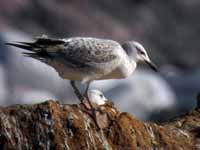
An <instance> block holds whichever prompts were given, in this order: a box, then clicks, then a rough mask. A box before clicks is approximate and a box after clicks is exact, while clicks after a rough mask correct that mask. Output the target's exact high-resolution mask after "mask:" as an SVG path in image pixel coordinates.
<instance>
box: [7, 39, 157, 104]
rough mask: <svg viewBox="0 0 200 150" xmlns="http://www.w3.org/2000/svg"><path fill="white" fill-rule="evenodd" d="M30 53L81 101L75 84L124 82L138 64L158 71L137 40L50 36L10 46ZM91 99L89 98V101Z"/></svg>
mask: <svg viewBox="0 0 200 150" xmlns="http://www.w3.org/2000/svg"><path fill="white" fill-rule="evenodd" d="M7 45H11V46H15V47H18V48H22V49H25V50H28V51H30V52H24V54H25V55H26V56H28V57H32V58H35V59H37V60H40V61H42V62H44V63H46V64H48V65H50V66H52V67H53V68H54V69H55V70H56V71H57V72H58V74H59V75H60V77H62V78H63V79H68V80H70V81H71V82H70V83H71V85H72V87H73V89H74V91H75V94H76V95H77V96H78V98H79V99H80V100H81V101H82V99H83V96H82V94H81V93H80V92H79V90H78V88H77V87H76V86H75V82H74V81H81V82H82V83H85V84H86V85H87V87H86V90H85V96H86V97H87V98H88V89H89V85H90V83H91V82H92V81H94V80H104V79H121V78H126V77H128V76H130V75H131V74H132V73H133V72H134V70H135V69H136V66H137V62H138V61H144V62H146V63H147V64H148V65H149V66H150V67H151V68H152V69H153V70H155V71H156V67H155V65H154V64H153V63H152V62H151V60H150V59H149V56H148V54H147V52H146V50H145V49H144V47H143V46H142V45H141V44H139V43H138V42H135V41H128V42H125V43H123V44H120V43H118V42H116V41H113V40H108V39H99V38H91V37H73V38H66V39H54V38H49V37H47V36H41V37H38V38H36V40H35V41H34V42H15V43H7ZM88 100H89V99H88Z"/></svg>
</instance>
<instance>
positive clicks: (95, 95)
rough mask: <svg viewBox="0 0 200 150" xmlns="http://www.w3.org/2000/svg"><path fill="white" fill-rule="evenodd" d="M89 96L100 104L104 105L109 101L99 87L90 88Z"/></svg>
mask: <svg viewBox="0 0 200 150" xmlns="http://www.w3.org/2000/svg"><path fill="white" fill-rule="evenodd" d="M88 97H89V99H90V100H91V101H92V102H93V103H96V104H98V105H103V104H105V102H106V101H107V99H106V98H105V96H104V94H103V93H102V92H101V91H100V90H97V89H91V90H89V91H88Z"/></svg>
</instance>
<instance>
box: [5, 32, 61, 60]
mask: <svg viewBox="0 0 200 150" xmlns="http://www.w3.org/2000/svg"><path fill="white" fill-rule="evenodd" d="M64 43H65V42H64V41H63V40H62V39H54V38H48V37H47V36H44V35H43V36H41V37H38V38H36V40H35V41H34V42H14V43H5V44H6V45H10V46H14V47H18V48H21V49H25V50H27V51H29V52H23V54H25V56H28V57H33V58H36V59H39V58H45V57H50V56H51V53H53V52H57V51H58V50H59V49H60V48H61V46H63V45H64Z"/></svg>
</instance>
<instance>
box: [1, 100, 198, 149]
mask: <svg viewBox="0 0 200 150" xmlns="http://www.w3.org/2000/svg"><path fill="white" fill-rule="evenodd" d="M87 111H88V110H86V109H85V108H84V107H83V105H78V104H77V105H75V104H74V105H65V104H60V103H58V102H55V101H47V102H44V103H41V104H35V105H15V106H11V107H4V108H3V107H1V108H0V148H1V149H19V150H20V149H23V150H24V149H45V150H46V149H47V150H48V149H57V150H62V149H63V150H64V149H71V150H77V149H87V150H88V149H89V150H90V149H91V150H93V149H97V150H99V149H106V150H112V149H113V150H116V149H117V150H118V149H119V150H121V149H123V150H132V149H133V150H134V149H145V150H148V149H177V150H179V149H195V148H197V146H198V141H199V140H198V138H199V135H200V134H199V128H200V123H199V122H200V111H199V110H194V111H193V112H192V113H189V114H187V115H186V116H183V117H182V118H179V119H177V120H175V121H172V122H170V123H167V124H164V125H157V124H155V123H148V122H143V121H140V120H138V119H135V118H134V117H133V116H131V115H130V114H128V113H123V112H122V113H121V112H119V111H118V110H116V108H114V107H113V106H112V105H102V106H99V111H97V112H96V118H97V123H98V124H99V126H100V128H101V129H100V130H98V128H97V126H96V124H95V122H94V119H93V118H92V117H91V114H90V113H88V112H87Z"/></svg>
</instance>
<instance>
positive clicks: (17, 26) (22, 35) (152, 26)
mask: <svg viewBox="0 0 200 150" xmlns="http://www.w3.org/2000/svg"><path fill="white" fill-rule="evenodd" d="M199 8H200V1H199V0H190V1H188V0H173V1H172V0H169V1H164V0H161V1H153V0H152V1H151V0H149V1H147V0H124V1H121V0H115V1H114V0H101V1H100V0H93V1H81V0H73V1H71V0H57V1H55V0H54V1H47V0H43V1H41V0H1V1H0V50H1V53H0V104H1V105H4V106H5V105H6V106H7V105H11V104H17V103H36V102H40V101H41V100H48V99H58V100H60V101H62V102H64V103H77V102H78V100H77V101H74V100H75V97H74V95H73V92H72V89H71V87H70V86H69V84H68V81H64V80H62V79H61V78H60V77H59V76H58V74H57V73H56V72H55V70H54V69H52V68H50V67H48V66H47V65H45V64H42V63H40V62H39V61H36V60H33V59H31V58H25V57H23V55H22V54H20V53H21V51H22V50H19V49H15V48H10V47H7V46H5V45H4V43H5V42H12V41H23V40H25V41H30V40H33V38H34V37H35V36H40V35H42V34H47V35H48V36H51V37H55V38H67V37H72V36H90V37H98V38H108V39H113V40H116V41H119V42H123V41H126V40H136V41H138V42H140V43H142V44H143V45H144V47H145V48H146V49H147V51H148V53H149V55H150V57H151V59H152V60H153V61H154V63H156V64H157V65H158V67H159V69H160V72H159V73H158V74H155V73H153V72H151V70H150V69H149V68H148V67H146V66H145V65H142V64H141V65H139V67H138V69H137V70H138V71H137V72H136V73H135V74H133V75H132V76H131V77H130V78H128V79H125V80H120V81H115V80H111V81H102V82H99V81H98V82H95V83H94V85H93V87H94V88H98V89H100V90H102V91H103V92H104V93H105V95H106V97H107V98H108V99H112V100H113V101H114V103H116V105H117V106H118V107H119V108H120V110H122V111H128V112H130V113H132V114H134V115H136V116H137V117H139V118H141V119H144V120H152V121H157V122H162V121H167V120H168V119H171V118H173V117H174V116H176V115H178V114H180V113H184V112H186V111H189V110H190V109H192V108H194V107H195V104H196V101H195V98H196V95H197V93H198V92H199V91H200V77H199V76H200V68H199V63H200V59H199V57H200V53H199V48H200V44H199V43H200V42H199V39H200V34H199V33H200V20H199V18H200V9H199Z"/></svg>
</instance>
